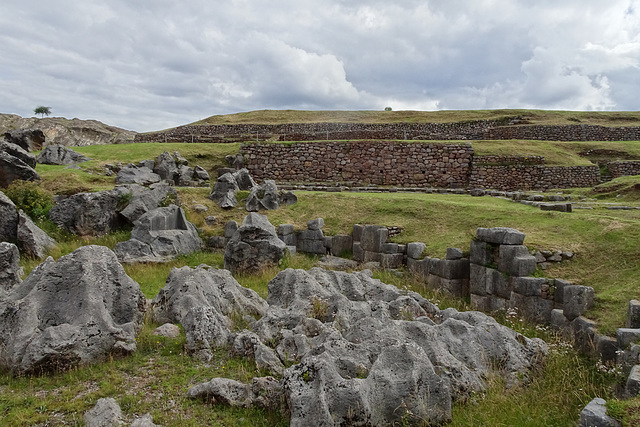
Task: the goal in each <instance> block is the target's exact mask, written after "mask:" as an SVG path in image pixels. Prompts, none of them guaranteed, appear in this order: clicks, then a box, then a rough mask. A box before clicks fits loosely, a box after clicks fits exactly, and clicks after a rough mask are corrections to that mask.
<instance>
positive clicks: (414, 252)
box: [407, 242, 427, 259]
mask: <svg viewBox="0 0 640 427" xmlns="http://www.w3.org/2000/svg"><path fill="white" fill-rule="evenodd" d="M426 248H427V245H425V244H424V243H422V242H411V243H408V244H407V257H409V258H413V259H421V258H422V253H423V252H424V250H425V249H426Z"/></svg>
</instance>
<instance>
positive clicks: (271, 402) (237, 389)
mask: <svg viewBox="0 0 640 427" xmlns="http://www.w3.org/2000/svg"><path fill="white" fill-rule="evenodd" d="M187 395H188V396H189V397H190V398H192V399H201V400H204V401H206V402H216V403H221V404H223V405H229V406H236V407H242V408H247V407H253V406H258V407H261V408H265V409H270V410H281V409H283V408H282V402H281V396H282V385H281V384H280V382H279V381H278V380H276V379H275V378H273V377H261V378H253V379H252V380H251V383H250V384H245V383H242V382H240V381H236V380H232V379H228V378H213V379H212V380H211V381H208V382H206V383H201V384H197V385H195V386H193V387H191V388H190V389H189V391H188V392H187Z"/></svg>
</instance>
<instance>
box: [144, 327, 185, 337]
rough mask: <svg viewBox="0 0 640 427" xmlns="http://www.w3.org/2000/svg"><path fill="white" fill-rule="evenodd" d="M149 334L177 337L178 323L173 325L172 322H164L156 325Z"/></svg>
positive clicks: (178, 333) (178, 332) (178, 334)
mask: <svg viewBox="0 0 640 427" xmlns="http://www.w3.org/2000/svg"><path fill="white" fill-rule="evenodd" d="M151 335H157V336H160V337H167V338H178V337H179V336H180V327H179V326H178V325H174V324H173V323H165V324H164V325H161V326H158V327H157V328H155V329H154V330H153V331H151Z"/></svg>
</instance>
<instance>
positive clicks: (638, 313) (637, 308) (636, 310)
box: [625, 299, 640, 328]
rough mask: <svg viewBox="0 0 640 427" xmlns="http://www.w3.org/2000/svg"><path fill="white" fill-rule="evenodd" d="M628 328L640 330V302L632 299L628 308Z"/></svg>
mask: <svg viewBox="0 0 640 427" xmlns="http://www.w3.org/2000/svg"><path fill="white" fill-rule="evenodd" d="M625 327H626V328H640V301H638V300H635V299H632V300H631V301H629V305H628V308H627V318H626V320H625Z"/></svg>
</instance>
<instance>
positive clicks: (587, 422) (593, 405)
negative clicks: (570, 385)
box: [579, 397, 622, 427]
mask: <svg viewBox="0 0 640 427" xmlns="http://www.w3.org/2000/svg"><path fill="white" fill-rule="evenodd" d="M606 403H607V402H606V401H605V400H604V399H601V398H599V397H596V398H594V399H593V400H592V401H591V402H589V403H588V404H587V406H585V407H584V409H583V410H582V412H580V424H579V427H620V426H621V425H622V424H621V423H620V422H619V421H618V420H616V419H615V418H612V417H610V416H608V415H607V406H606Z"/></svg>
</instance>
